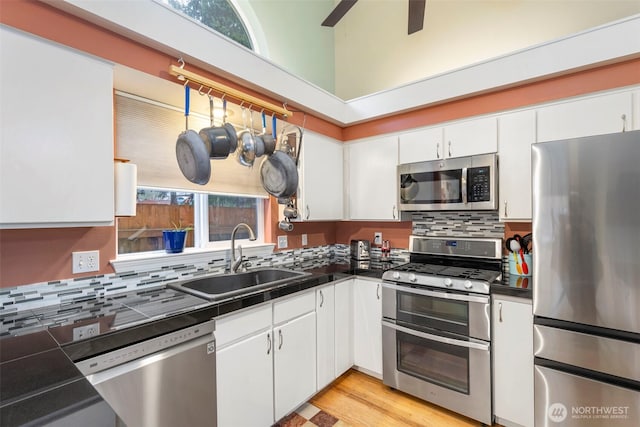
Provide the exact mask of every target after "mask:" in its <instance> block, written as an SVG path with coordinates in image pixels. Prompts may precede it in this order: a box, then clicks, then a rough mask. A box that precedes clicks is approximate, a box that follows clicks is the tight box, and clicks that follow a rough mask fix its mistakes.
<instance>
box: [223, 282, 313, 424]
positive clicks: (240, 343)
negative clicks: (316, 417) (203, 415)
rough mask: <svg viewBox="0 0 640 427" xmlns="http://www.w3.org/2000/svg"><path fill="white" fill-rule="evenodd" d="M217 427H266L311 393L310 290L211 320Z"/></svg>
mask: <svg viewBox="0 0 640 427" xmlns="http://www.w3.org/2000/svg"><path fill="white" fill-rule="evenodd" d="M215 334H216V343H217V347H218V348H217V359H216V375H217V383H216V389H217V399H218V402H217V405H218V426H219V427H252V426H269V425H272V424H273V423H274V421H277V420H279V419H280V418H282V417H283V416H285V415H286V414H287V413H289V412H291V411H293V410H294V409H295V408H296V407H297V406H299V405H300V404H301V403H304V402H305V401H306V400H307V399H308V398H309V397H311V396H313V394H315V392H316V390H317V389H316V312H315V290H313V289H312V290H309V291H307V292H303V293H300V294H295V295H293V296H291V297H284V298H282V300H276V301H275V302H273V303H267V304H262V305H260V306H257V307H255V308H250V309H247V310H243V311H241V312H237V313H233V314H231V315H228V316H222V317H220V318H218V319H216V333H215Z"/></svg>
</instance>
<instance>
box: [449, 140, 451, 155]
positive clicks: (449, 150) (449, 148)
mask: <svg viewBox="0 0 640 427" xmlns="http://www.w3.org/2000/svg"><path fill="white" fill-rule="evenodd" d="M449 157H451V141H449Z"/></svg>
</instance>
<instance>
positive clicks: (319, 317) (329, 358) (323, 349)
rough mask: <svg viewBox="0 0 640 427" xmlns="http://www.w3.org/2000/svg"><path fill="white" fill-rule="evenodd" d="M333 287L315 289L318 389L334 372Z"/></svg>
mask: <svg viewBox="0 0 640 427" xmlns="http://www.w3.org/2000/svg"><path fill="white" fill-rule="evenodd" d="M335 320H336V317H335V288H334V286H333V285H328V286H323V287H322V288H320V289H318V290H316V341H317V350H318V356H317V357H318V359H317V364H318V369H317V379H318V384H317V386H318V390H320V389H322V388H324V387H325V386H327V385H328V384H329V383H330V382H331V381H333V380H334V379H335V378H336V377H335V373H336V357H335V349H336V340H335V337H336V328H335V325H336V321H335Z"/></svg>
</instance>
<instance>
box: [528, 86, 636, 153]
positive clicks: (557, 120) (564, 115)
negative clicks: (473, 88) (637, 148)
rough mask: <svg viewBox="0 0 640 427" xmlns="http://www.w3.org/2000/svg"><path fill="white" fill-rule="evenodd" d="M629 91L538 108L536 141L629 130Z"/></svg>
mask: <svg viewBox="0 0 640 427" xmlns="http://www.w3.org/2000/svg"><path fill="white" fill-rule="evenodd" d="M632 99H633V95H632V93H631V92H620V93H611V94H605V95H596V96H590V97H587V98H582V99H578V100H571V101H566V102H561V103H558V104H553V105H548V106H545V107H542V108H540V109H538V142H543V141H554V140H557V139H567V138H578V137H582V136H591V135H604V134H607V133H616V132H622V130H623V128H624V129H627V130H630V129H631V128H632V127H633V117H632V112H633V107H632Z"/></svg>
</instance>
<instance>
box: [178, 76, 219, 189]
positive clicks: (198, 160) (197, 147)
mask: <svg viewBox="0 0 640 427" xmlns="http://www.w3.org/2000/svg"><path fill="white" fill-rule="evenodd" d="M190 90H191V89H190V88H189V85H188V84H187V85H185V92H184V100H185V102H184V104H185V106H184V116H185V131H184V132H182V133H181V134H180V135H178V140H177V141H176V158H177V160H178V166H179V167H180V171H181V172H182V174H183V175H184V177H185V178H187V179H188V180H189V181H191V182H193V183H194V184H199V185H204V184H206V183H207V182H209V179H210V178H211V162H210V160H209V152H210V151H211V146H210V145H209V146H207V144H206V143H205V142H204V141H203V140H202V138H200V135H198V133H197V132H196V131H194V130H189V95H190Z"/></svg>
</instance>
